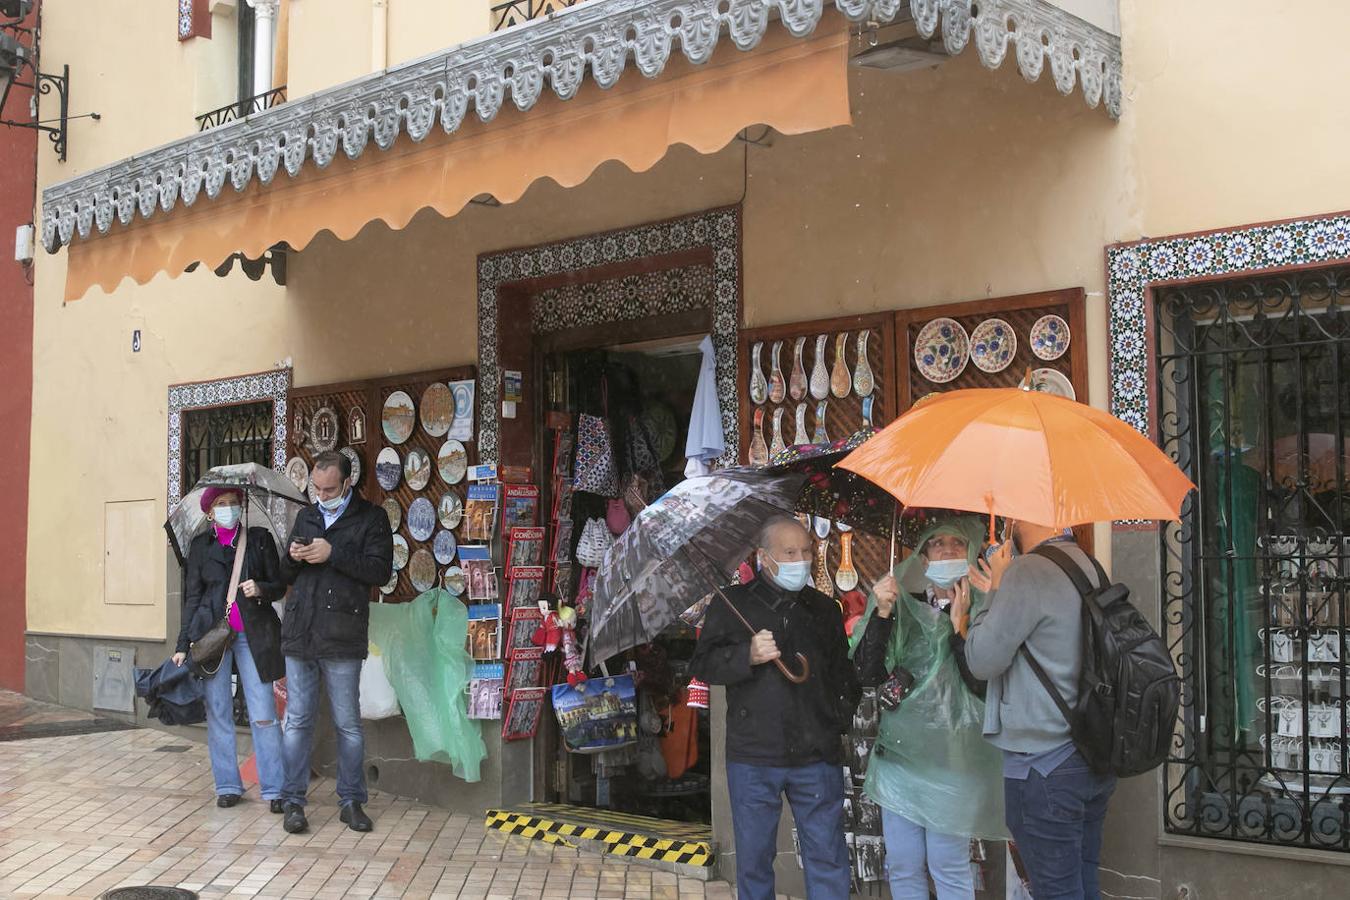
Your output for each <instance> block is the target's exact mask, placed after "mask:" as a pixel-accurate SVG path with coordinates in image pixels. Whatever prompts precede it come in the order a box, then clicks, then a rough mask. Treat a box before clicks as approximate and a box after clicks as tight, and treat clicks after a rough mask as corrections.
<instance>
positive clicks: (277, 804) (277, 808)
mask: <svg viewBox="0 0 1350 900" xmlns="http://www.w3.org/2000/svg"><path fill="white" fill-rule="evenodd" d="M270 807H271V810H272V812H274V813H276V814H277V815H281V814H282V813H284V812H285V811H286V801H285V800H272V801H270Z"/></svg>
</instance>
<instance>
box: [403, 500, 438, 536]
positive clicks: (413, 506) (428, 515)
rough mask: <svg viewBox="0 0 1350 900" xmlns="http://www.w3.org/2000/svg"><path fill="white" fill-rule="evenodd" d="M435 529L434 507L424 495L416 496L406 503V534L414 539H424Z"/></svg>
mask: <svg viewBox="0 0 1350 900" xmlns="http://www.w3.org/2000/svg"><path fill="white" fill-rule="evenodd" d="M435 530H436V507H434V506H432V505H431V501H430V500H428V499H427V498H426V497H418V498H417V499H416V500H414V501H413V502H412V503H410V504H408V534H410V535H412V537H413V540H415V541H425V540H427V539H428V538H430V537H431V535H432V533H433V532H434V531H435Z"/></svg>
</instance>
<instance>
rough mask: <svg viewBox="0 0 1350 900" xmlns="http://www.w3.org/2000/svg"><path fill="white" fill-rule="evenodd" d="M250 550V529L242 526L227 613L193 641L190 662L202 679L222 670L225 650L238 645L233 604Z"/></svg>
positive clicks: (231, 574)
mask: <svg viewBox="0 0 1350 900" xmlns="http://www.w3.org/2000/svg"><path fill="white" fill-rule="evenodd" d="M247 549H248V529H247V528H240V529H239V546H237V547H236V548H235V550H234V568H233V569H232V570H230V587H229V590H227V591H226V592H225V597H226V602H225V615H223V616H221V617H220V621H219V622H217V623H216V624H214V625H212V626H211V630H210V631H208V632H206V634H204V635H202V636H201V637H199V638H197V640H195V641H193V642H192V646H191V647H189V648H188V662H189V663H190V664H191V666H192V671H193V673H194V674H195V675H196V676H197V677H198V678H210V677H211V676H212V675H214V674H216V673H217V672H219V671H220V661H221V660H222V659H224V658H225V651H226V650H229V649H230V647H232V646H233V645H234V629H233V628H231V627H230V607H231V606H233V605H234V598H235V594H237V593H238V592H239V573H240V572H241V571H242V570H243V568H244V552H245V551H246V550H247Z"/></svg>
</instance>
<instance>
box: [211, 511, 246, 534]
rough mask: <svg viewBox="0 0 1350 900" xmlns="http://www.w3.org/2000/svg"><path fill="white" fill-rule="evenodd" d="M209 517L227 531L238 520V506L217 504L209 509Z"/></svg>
mask: <svg viewBox="0 0 1350 900" xmlns="http://www.w3.org/2000/svg"><path fill="white" fill-rule="evenodd" d="M211 517H212V518H213V519H214V520H215V522H216V524H217V525H219V526H220V527H221V528H223V529H225V530H226V531H229V530H230V529H231V528H233V527H234V526H235V525H236V524H238V522H239V507H237V506H217V507H216V508H215V509H213V510H212V511H211Z"/></svg>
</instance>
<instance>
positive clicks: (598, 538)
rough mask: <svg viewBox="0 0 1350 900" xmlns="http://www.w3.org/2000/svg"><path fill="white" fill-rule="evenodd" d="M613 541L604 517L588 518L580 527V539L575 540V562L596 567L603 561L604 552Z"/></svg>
mask: <svg viewBox="0 0 1350 900" xmlns="http://www.w3.org/2000/svg"><path fill="white" fill-rule="evenodd" d="M613 543H614V535H612V534H610V533H609V526H608V525H606V524H605V520H604V519H589V520H587V522H586V527H585V528H583V529H581V540H579V541H578V542H577V554H576V559H577V562H579V563H581V564H582V565H583V566H588V567H590V568H592V569H598V568H600V566H601V565H603V564H604V562H605V553H606V552H608V550H609V548H610V546H611V545H612V544H613Z"/></svg>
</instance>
